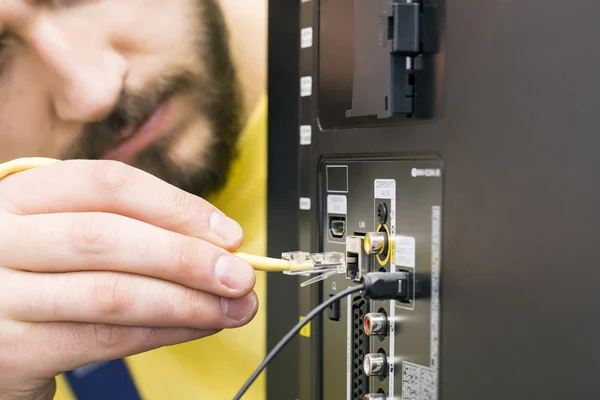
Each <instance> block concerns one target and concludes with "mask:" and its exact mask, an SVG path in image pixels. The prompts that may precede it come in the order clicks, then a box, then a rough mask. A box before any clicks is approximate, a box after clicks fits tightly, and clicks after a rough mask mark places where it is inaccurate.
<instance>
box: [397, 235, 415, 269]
mask: <svg viewBox="0 0 600 400" xmlns="http://www.w3.org/2000/svg"><path fill="white" fill-rule="evenodd" d="M415 253H416V245H415V238H414V237H409V236H396V265H397V266H399V267H409V268H414V267H415Z"/></svg>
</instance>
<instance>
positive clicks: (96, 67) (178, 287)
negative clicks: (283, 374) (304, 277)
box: [0, 0, 267, 400]
mask: <svg viewBox="0 0 600 400" xmlns="http://www.w3.org/2000/svg"><path fill="white" fill-rule="evenodd" d="M266 1H267V0H258V1H256V0H252V1H239V0H124V1H108V0H80V1H68V0H47V1H44V0H35V1H34V0H2V2H1V4H0V38H1V39H0V162H4V161H8V160H10V159H14V158H18V157H29V156H45V157H54V158H61V159H73V160H71V161H64V162H61V163H57V164H52V165H49V166H45V167H40V168H37V169H34V170H30V171H26V172H21V173H17V174H14V175H11V176H9V177H7V178H5V179H3V180H1V181H0V265H1V266H2V267H0V282H1V285H2V287H1V290H0V399H3V400H4V399H9V400H10V399H51V398H53V396H56V398H65V399H66V398H72V397H73V396H76V395H77V394H78V393H74V392H76V390H74V389H73V385H71V387H70V388H69V385H68V384H67V382H66V380H65V379H64V378H63V376H62V375H61V374H62V373H63V372H66V371H73V370H75V371H81V369H78V368H80V367H82V366H88V365H92V366H93V365H100V364H95V363H98V362H101V361H106V360H114V359H120V358H123V357H129V356H133V355H136V354H139V355H137V356H135V357H129V358H126V363H127V364H126V365H127V367H128V373H129V374H131V376H132V379H133V381H134V384H135V386H136V390H137V392H138V395H139V396H140V397H141V398H144V399H154V398H156V399H167V398H168V399H171V398H172V399H187V398H190V399H198V398H206V399H208V398H211V399H213V398H217V399H221V398H230V397H231V396H232V395H233V393H235V391H236V389H237V386H239V385H241V384H242V383H243V380H244V379H245V378H246V374H249V373H250V372H251V371H252V368H253V367H255V366H256V365H257V364H258V363H259V362H260V359H261V357H262V356H263V354H262V353H263V351H264V349H263V347H264V346H263V343H261V341H262V336H263V326H262V325H260V324H262V317H261V314H260V313H259V314H258V317H261V318H256V320H255V321H253V323H252V324H249V323H250V321H252V320H253V319H254V317H255V316H256V315H257V312H258V303H259V301H258V298H257V297H261V296H262V295H263V286H264V284H263V277H262V276H260V275H258V276H256V275H255V273H254V271H253V270H252V268H251V267H250V266H248V265H247V264H245V263H243V262H241V261H240V260H239V259H237V258H235V257H232V256H231V254H230V252H232V251H234V250H236V249H238V248H240V246H241V245H242V242H243V236H244V233H245V236H246V242H245V244H244V246H245V247H242V249H243V250H244V251H252V252H258V253H260V252H264V234H263V232H261V230H262V229H263V228H264V226H263V223H262V221H258V220H253V219H249V220H246V219H244V218H245V217H246V216H248V214H250V213H248V212H247V210H248V208H250V207H252V210H253V212H252V213H251V214H252V215H249V216H248V217H249V218H261V217H264V212H263V211H264V204H263V203H264V201H263V200H264V193H263V192H264V178H265V176H264V174H265V172H264V165H263V164H264V159H263V156H264V137H263V136H264V135H263V134H264V130H265V129H264V128H265V124H264V106H265V102H264V98H263V94H262V92H263V90H264V86H265V85H264V82H265V77H264V75H265V47H266V42H265V40H266V19H265V16H266V15H265V12H266ZM227 27H235V29H233V28H232V29H229V30H230V32H229V33H228V32H227V30H228V29H227ZM240 140H241V141H243V143H239V141H240ZM249 146H254V147H253V148H250V151H249V152H244V150H245V149H246V150H248V148H249ZM257 146H258V147H257ZM238 149H239V151H240V153H238V151H237V150H238ZM236 156H237V158H236ZM251 156H258V157H259V158H258V159H253V158H251ZM82 159H89V160H82ZM99 160H101V161H99ZM105 160H106V161H105ZM110 160H113V161H110ZM235 160H237V161H235ZM232 163H233V164H232ZM236 163H237V164H236ZM127 164H128V165H127ZM244 167H248V168H244ZM144 171H145V172H144ZM165 181H166V182H165ZM167 182H168V183H167ZM170 184H172V185H174V186H171V185H170ZM248 199H250V200H252V201H254V202H259V203H254V204H244V203H240V202H243V201H245V200H248ZM235 201H238V203H236V202H235ZM232 217H233V218H232ZM236 220H237V221H236ZM256 227H258V230H252V229H253V228H256ZM249 229H250V230H251V232H250V233H249V232H248V230H249ZM254 289H256V290H254ZM257 294H258V296H257ZM257 320H260V321H257ZM255 322H260V324H259V325H256V324H255ZM246 325H247V326H246ZM242 326H245V327H244V328H242V329H241V330H230V329H233V328H239V327H242ZM221 331H222V332H221ZM218 332H220V333H219V334H218V335H215V334H216V333H218ZM200 338H206V339H203V340H200V341H194V340H196V339H200ZM190 341H194V342H190ZM183 342H188V343H186V344H180V345H178V346H174V347H167V348H161V347H163V346H170V345H175V344H179V343H183ZM157 348H161V349H159V350H155V351H152V352H148V353H144V352H146V351H149V350H154V349H157ZM142 353H144V354H142ZM98 368H102V366H100V367H98ZM88 371H90V370H88ZM56 376H60V379H59V380H58V382H59V390H58V392H57V391H56V385H55V377H56ZM75 376H81V374H79V375H77V374H75ZM228 377H233V378H234V379H233V380H232V379H227V378H228ZM223 382H226V383H223ZM71 383H72V382H71ZM110 384H111V383H110V382H105V385H106V386H110ZM94 390H100V391H101V390H102V388H95V389H94ZM98 393H101V392H98ZM250 396H255V397H253V398H261V396H262V389H261V387H260V385H259V387H257V388H256V391H254V392H253V394H250V395H249V396H248V398H250ZM100 397H101V395H100ZM105 398H106V397H105ZM113 398H114V397H113Z"/></svg>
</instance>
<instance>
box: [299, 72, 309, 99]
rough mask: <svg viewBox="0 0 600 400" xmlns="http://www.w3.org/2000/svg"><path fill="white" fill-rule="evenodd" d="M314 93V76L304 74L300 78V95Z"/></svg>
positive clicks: (305, 95) (304, 95)
mask: <svg viewBox="0 0 600 400" xmlns="http://www.w3.org/2000/svg"><path fill="white" fill-rule="evenodd" d="M311 94H312V77H311V76H303V77H302V78H300V96H302V97H307V96H310V95H311Z"/></svg>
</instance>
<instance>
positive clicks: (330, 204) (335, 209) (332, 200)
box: [327, 194, 348, 215]
mask: <svg viewBox="0 0 600 400" xmlns="http://www.w3.org/2000/svg"><path fill="white" fill-rule="evenodd" d="M347 212H348V200H347V199H346V196H338V195H333V194H330V195H328V196H327V214H344V215H345V214H346V213H347Z"/></svg>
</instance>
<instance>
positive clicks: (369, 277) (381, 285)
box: [234, 271, 410, 400]
mask: <svg viewBox="0 0 600 400" xmlns="http://www.w3.org/2000/svg"><path fill="white" fill-rule="evenodd" d="M409 280H410V275H409V273H408V272H402V271H401V272H371V273H368V274H366V275H365V276H364V277H363V279H362V282H361V283H360V284H359V285H356V286H352V287H350V288H348V289H346V290H344V291H341V292H339V293H338V294H336V295H335V296H331V297H330V298H328V299H327V300H326V301H324V302H323V303H321V304H319V305H318V306H317V307H315V308H314V309H313V310H312V311H311V312H309V313H308V314H307V315H306V317H305V318H304V319H303V320H302V321H300V322H299V323H298V324H296V326H294V328H292V329H291V330H290V331H289V332H288V334H287V335H285V336H284V338H283V339H281V340H280V341H279V343H277V345H276V346H275V347H273V350H271V351H270V352H269V354H268V355H267V357H265V359H264V361H263V362H262V363H261V364H260V365H259V366H258V368H256V370H255V371H254V372H253V373H252V375H251V376H250V378H248V380H247V381H246V383H245V384H244V386H242V388H241V389H240V391H239V392H238V393H237V394H236V396H235V397H234V400H240V399H241V398H242V396H243V395H244V393H246V391H247V390H248V388H250V386H251V385H252V383H253V382H254V381H255V380H256V378H258V376H259V375H260V373H261V372H262V371H263V370H264V369H265V368H266V367H267V365H269V363H270V362H271V361H273V359H274V358H275V356H277V354H279V352H280V351H281V350H283V348H284V347H285V346H286V345H287V344H288V343H289V342H290V341H291V340H292V339H293V338H294V336H295V335H296V334H298V332H300V330H301V329H302V328H303V327H304V326H305V325H306V324H308V322H310V320H312V319H313V318H314V317H316V316H317V315H319V314H320V313H322V312H323V311H324V310H325V309H327V308H328V307H329V305H331V304H333V303H335V302H337V301H339V300H340V299H342V298H344V297H346V296H349V295H351V294H352V293H356V292H360V291H362V292H364V297H366V298H368V299H371V300H398V301H405V300H406V299H408V298H409V284H408V282H409Z"/></svg>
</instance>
